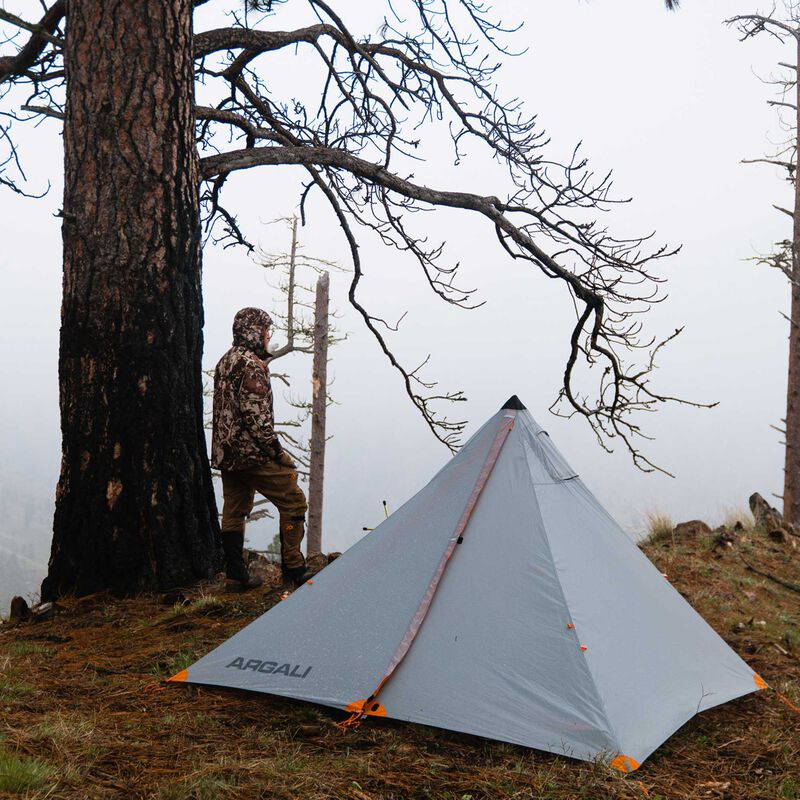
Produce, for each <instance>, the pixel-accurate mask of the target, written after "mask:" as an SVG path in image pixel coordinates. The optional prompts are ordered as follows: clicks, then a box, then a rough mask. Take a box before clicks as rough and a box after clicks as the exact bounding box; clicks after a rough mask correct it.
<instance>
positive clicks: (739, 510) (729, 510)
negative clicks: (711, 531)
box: [719, 506, 755, 531]
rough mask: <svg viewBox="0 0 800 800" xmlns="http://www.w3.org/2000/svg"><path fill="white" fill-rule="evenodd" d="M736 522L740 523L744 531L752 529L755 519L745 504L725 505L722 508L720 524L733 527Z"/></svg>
mask: <svg viewBox="0 0 800 800" xmlns="http://www.w3.org/2000/svg"><path fill="white" fill-rule="evenodd" d="M737 522H739V523H741V525H742V527H743V528H744V529H745V530H746V531H752V530H753V528H754V527H755V521H754V520H753V515H752V514H751V513H750V509H749V508H746V507H745V506H727V507H726V508H723V509H722V514H721V515H720V523H719V524H720V525H722V526H723V527H725V528H734V527H736V523H737Z"/></svg>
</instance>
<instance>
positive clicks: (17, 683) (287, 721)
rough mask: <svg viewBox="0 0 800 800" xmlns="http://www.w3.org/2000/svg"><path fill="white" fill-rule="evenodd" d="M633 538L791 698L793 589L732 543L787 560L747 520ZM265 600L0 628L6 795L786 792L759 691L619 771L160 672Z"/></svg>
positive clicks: (781, 708) (776, 730)
mask: <svg viewBox="0 0 800 800" xmlns="http://www.w3.org/2000/svg"><path fill="white" fill-rule="evenodd" d="M644 549H645V551H646V552H647V554H648V555H649V556H650V557H651V558H652V559H653V560H654V561H655V562H656V564H657V566H659V567H661V568H662V569H663V568H664V566H665V565H666V564H667V563H669V573H670V579H671V580H672V581H673V583H674V584H675V585H676V588H678V590H679V591H681V592H682V593H684V594H685V595H686V596H687V597H688V599H689V600H690V601H691V602H692V603H693V604H694V605H695V607H696V608H697V609H698V611H700V613H701V614H703V616H704V617H705V618H706V619H707V620H708V621H709V622H710V624H711V625H712V626H714V627H715V628H716V629H717V631H718V632H719V633H720V634H721V635H722V636H723V637H724V638H725V639H726V640H727V641H728V642H730V643H731V645H732V646H733V647H734V648H736V649H737V650H738V652H739V653H740V654H741V655H742V656H743V657H744V658H745V659H746V660H747V661H748V662H749V663H750V664H751V665H752V666H753V667H754V669H756V670H757V671H758V672H759V673H761V674H762V675H763V676H764V678H765V679H766V680H767V681H768V682H769V683H770V684H771V685H773V686H775V687H776V688H778V689H779V690H780V691H781V692H782V693H783V694H784V695H786V696H787V697H788V698H789V699H790V700H793V701H794V702H795V703H799V702H800V604H798V595H797V594H796V593H793V592H791V591H789V590H788V589H785V588H783V587H781V586H779V585H777V584H775V583H774V582H772V581H769V580H768V579H764V578H760V577H759V576H757V575H754V574H753V573H751V572H748V571H747V570H746V569H745V567H744V566H743V564H742V562H741V560H740V559H739V552H741V553H743V554H744V556H745V557H746V558H747V559H748V560H749V561H751V562H752V563H756V564H758V565H759V567H760V568H763V569H764V570H765V571H768V572H773V573H775V574H780V575H781V577H783V578H784V579H785V580H789V581H792V582H798V580H800V575H799V574H798V572H799V571H800V570H798V564H799V563H800V558H798V557H797V556H796V555H790V554H788V552H787V551H785V550H782V549H780V548H779V546H778V545H775V544H774V543H772V542H770V541H769V540H768V539H767V538H766V537H764V536H763V535H760V534H759V533H758V532H754V533H753V534H751V535H749V536H748V537H747V541H746V542H745V543H743V544H741V545H739V547H738V550H737V551H733V550H725V551H719V550H717V551H715V550H713V549H711V547H710V546H709V543H708V542H705V541H692V542H678V543H677V544H676V545H673V543H672V541H671V539H670V537H661V538H660V539H658V538H657V539H656V540H655V541H654V542H651V543H649V544H647V545H645V546H644ZM792 559H793V560H792ZM204 597H205V598H208V599H206V600H203V599H202V598H204ZM277 597H278V591H277V589H276V588H271V587H269V586H268V587H266V588H265V589H263V590H260V591H258V592H253V593H248V594H244V595H223V594H219V595H216V594H214V592H213V588H209V587H207V588H206V590H205V592H204V593H198V594H196V595H195V599H197V600H202V602H192V603H190V604H187V605H184V606H181V607H180V608H181V610H180V611H177V610H176V609H174V608H167V609H165V607H164V605H162V604H161V603H160V602H159V598H157V597H140V598H136V599H133V600H122V601H120V600H113V599H112V598H108V597H105V596H93V597H88V598H83V599H81V600H73V601H69V602H66V603H64V606H65V608H64V611H63V612H62V613H61V614H60V615H59V616H57V617H56V618H55V619H54V620H52V621H50V622H43V623H39V624H36V625H23V626H19V627H17V628H14V629H11V630H6V629H2V628H0V687H3V688H4V689H5V691H4V694H3V699H2V701H0V737H4V738H5V740H4V741H0V758H5V759H6V761H5V762H2V761H0V770H2V764H3V763H11V764H14V765H16V766H14V767H13V769H15V770H21V771H22V773H21V774H23V775H25V774H28V776H29V777H28V778H23V780H28V783H27V784H26V786H27V788H20V787H21V786H22V784H17V788H16V789H14V790H13V791H16V792H17V794H15V795H13V796H16V797H26V798H29V800H34V799H35V798H42V800H44V798H53V799H55V798H64V799H66V798H70V799H71V800H72V799H75V800H77V799H78V798H80V799H81V800H83V798H104V799H105V798H120V800H122V798H125V799H126V800H127V798H151V799H152V800H190V799H191V800H223V799H224V800H229V799H230V798H270V800H273V799H274V800H283V799H286V800H288V798H292V800H294V799H295V798H304V799H307V800H323V799H330V800H333V799H334V798H336V799H337V800H339V799H340V798H345V799H347V800H379V799H380V800H400V799H401V798H402V799H403V800H411V799H412V798H435V799H436V800H489V798H492V800H495V799H497V800H511V798H514V800H523V799H525V798H527V799H528V800H639V799H640V798H643V797H645V796H649V797H650V798H652V799H653V800H655V798H660V799H661V800H666V799H667V798H669V799H670V800H677V799H680V798H687V799H688V798H698V799H702V798H711V799H712V800H713V798H717V800H724V799H725V798H727V800H745V798H746V799H747V800H776V799H781V798H782V799H783V800H798V798H800V779H798V766H797V765H798V763H800V733H799V731H800V726H798V722H799V721H800V718H799V717H798V716H797V714H796V713H795V712H792V711H791V710H790V709H789V708H788V707H787V706H785V705H784V704H783V703H781V702H780V701H779V700H778V699H777V698H776V696H775V694H774V693H772V692H761V693H759V694H757V695H750V696H748V697H745V698H742V699H740V700H737V701H735V702H732V703H727V704H725V705H724V706H721V707H719V708H717V709H713V710H711V711H708V712H705V713H703V714H701V715H700V716H698V717H696V718H695V719H693V720H692V721H691V722H689V723H688V724H687V725H685V726H684V727H683V728H681V730H680V731H679V732H678V733H676V734H675V735H674V736H672V737H671V738H670V739H669V740H668V741H667V742H666V743H665V744H664V745H663V746H662V747H660V748H659V749H658V750H657V751H656V753H655V754H653V755H652V756H651V757H650V758H649V759H648V760H647V761H646V762H645V764H644V765H643V766H642V768H641V769H640V770H639V771H638V772H636V773H634V774H632V775H629V776H624V775H622V774H620V773H617V772H615V771H613V770H611V769H609V768H607V767H605V766H604V765H602V764H587V763H583V762H576V761H571V760H569V759H567V758H559V757H557V756H553V755H549V754H546V753H541V752H538V751H534V750H527V749H525V748H522V747H516V746H512V745H507V744H502V743H498V742H491V741H487V740H483V739H479V738H476V737H470V736H464V735H459V734H455V733H449V732H447V731H441V730H436V729H433V728H426V727H424V726H420V725H411V724H402V723H398V722H392V721H375V720H370V721H369V722H368V723H365V724H364V725H363V726H362V727H361V728H360V729H358V730H356V731H349V732H347V733H344V732H342V731H341V730H339V729H338V728H337V727H336V725H335V723H336V722H337V721H338V720H340V719H341V718H342V716H343V715H342V714H339V713H338V712H336V711H333V710H328V709H325V708H323V707H320V706H314V705H311V704H306V703H299V702H292V701H289V700H284V699H281V698H277V697H270V696H268V695H260V694H252V693H246V692H237V691H231V690H223V689H213V688H205V687H196V686H189V685H185V684H184V685H176V684H165V683H164V682H163V680H162V679H161V678H162V677H164V676H167V675H168V674H171V673H172V672H175V671H177V670H178V669H180V668H181V667H182V666H185V665H186V664H188V663H190V662H191V661H193V660H194V659H195V658H197V657H198V656H199V655H201V654H203V653H205V652H207V651H208V650H209V649H211V648H212V647H214V646H215V645H217V644H218V643H220V642H221V641H223V640H224V639H225V638H227V637H228V636H230V635H231V634H232V633H233V632H234V631H236V630H239V629H240V628H242V627H243V626H244V625H245V624H246V623H247V622H248V621H250V620H251V619H253V618H254V617H256V616H258V615H259V614H261V613H262V612H263V611H264V610H266V609H267V608H269V607H270V606H271V605H272V604H274V603H275V602H276V601H277ZM190 599H192V598H190ZM761 621H763V622H764V624H763V625H761V624H759V623H760V622H761ZM8 687H16V688H15V689H13V690H8ZM19 765H22V766H19ZM32 765H36V766H32ZM25 770H28V772H27V773H26V772H25ZM31 770H32V771H31ZM0 786H2V784H0ZM4 791H5V792H10V791H12V790H11V789H9V788H8V786H6V787H5V788H4V789H0V795H2V793H3V792H4ZM645 793H647V794H645ZM3 796H11V795H3Z"/></svg>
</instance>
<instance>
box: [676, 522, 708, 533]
mask: <svg viewBox="0 0 800 800" xmlns="http://www.w3.org/2000/svg"><path fill="white" fill-rule="evenodd" d="M705 533H711V528H709V527H708V525H706V523H705V522H703V521H702V520H699V519H693V520H689V522H679V523H678V524H677V525H676V526H675V536H699V535H700V534H705Z"/></svg>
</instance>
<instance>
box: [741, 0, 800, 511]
mask: <svg viewBox="0 0 800 800" xmlns="http://www.w3.org/2000/svg"><path fill="white" fill-rule="evenodd" d="M727 24H728V25H731V26H734V27H736V29H737V30H738V31H739V33H740V34H741V37H742V39H743V40H746V39H751V38H753V37H754V36H758V35H759V34H762V33H766V34H768V35H771V36H773V37H775V38H776V39H778V40H779V41H780V42H781V43H782V44H786V43H787V42H788V44H789V45H790V47H791V50H792V53H791V61H790V62H789V63H787V62H780V63H779V66H780V67H782V68H783V69H784V70H788V74H786V75H784V76H783V77H781V78H775V79H771V80H770V81H769V82H770V83H772V84H775V85H777V86H778V88H779V97H778V99H776V100H770V101H768V102H769V104H770V105H771V106H773V107H775V108H776V109H777V110H778V113H779V114H780V115H781V121H782V123H783V124H784V128H785V129H786V130H787V132H788V134H789V136H788V141H786V142H785V143H784V144H783V145H782V146H780V147H779V148H778V150H777V152H775V153H772V154H770V155H769V156H767V157H766V158H760V159H752V160H750V161H748V162H746V163H765V164H770V165H772V166H776V167H779V168H780V169H782V170H785V171H786V177H787V179H788V181H789V182H790V184H791V185H792V189H793V195H794V202H793V208H792V209H785V208H782V207H781V206H779V205H776V206H775V208H776V210H778V211H779V212H781V213H783V214H786V215H787V216H789V217H790V218H791V219H792V238H791V240H788V239H787V240H785V241H783V242H779V243H778V244H777V246H776V249H775V250H774V251H773V252H772V253H771V254H769V255H767V256H763V257H759V258H757V259H756V260H757V261H758V262H759V263H762V264H766V265H768V266H770V267H774V268H777V269H779V270H780V271H781V272H782V273H783V274H784V275H785V276H786V277H787V278H788V280H789V283H790V286H791V308H790V312H789V318H788V322H789V364H788V370H787V373H788V375H787V392H786V419H785V428H784V430H783V433H784V434H785V437H786V440H785V445H786V450H785V456H784V484H783V514H784V517H785V518H786V519H787V520H788V521H789V522H794V523H797V522H800V181H797V132H798V130H800V83H798V80H797V69H798V64H800V3H798V2H795V1H792V2H785V3H784V14H783V15H782V16H780V17H779V16H778V15H777V9H776V8H775V7H773V10H772V12H771V13H770V14H769V15H761V14H744V15H739V16H736V17H732V18H731V19H729V20H727Z"/></svg>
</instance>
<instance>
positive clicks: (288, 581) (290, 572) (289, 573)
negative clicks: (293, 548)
mask: <svg viewBox="0 0 800 800" xmlns="http://www.w3.org/2000/svg"><path fill="white" fill-rule="evenodd" d="M281 573H282V574H283V585H284V587H285V588H286V589H297V588H298V587H300V586H302V585H303V584H304V583H305V582H306V581H307V580H308V579H309V578H310V577H311V574H312V573H310V572H309V571H308V570H307V569H306V567H305V565H304V566H302V567H284V566H281Z"/></svg>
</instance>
